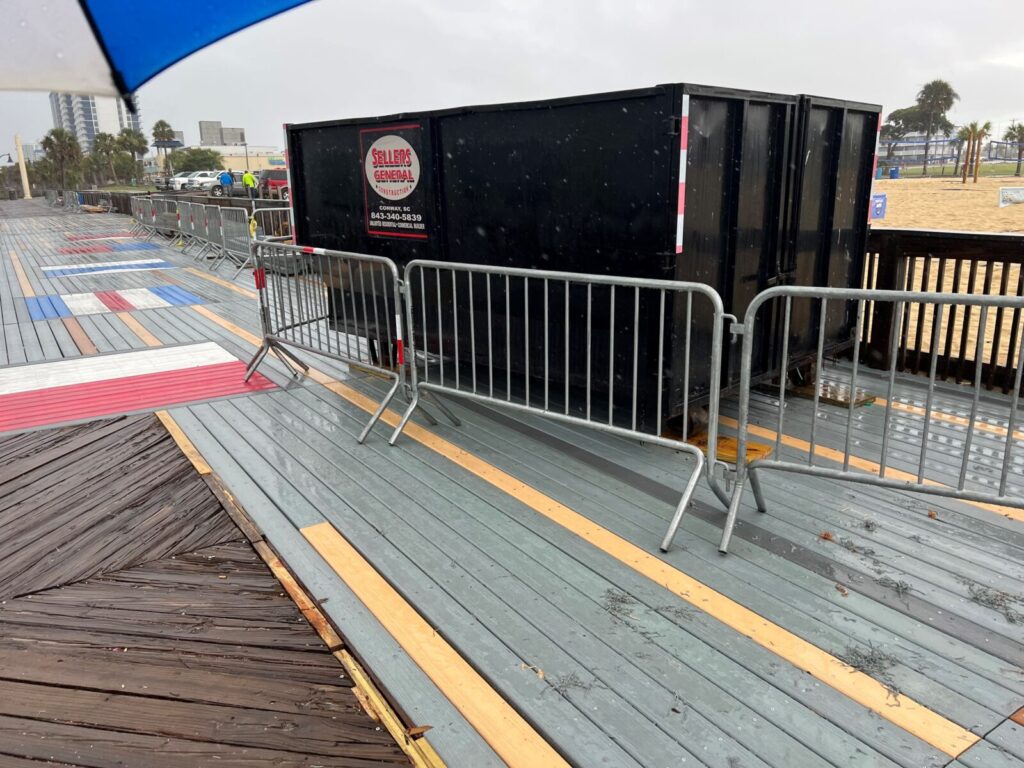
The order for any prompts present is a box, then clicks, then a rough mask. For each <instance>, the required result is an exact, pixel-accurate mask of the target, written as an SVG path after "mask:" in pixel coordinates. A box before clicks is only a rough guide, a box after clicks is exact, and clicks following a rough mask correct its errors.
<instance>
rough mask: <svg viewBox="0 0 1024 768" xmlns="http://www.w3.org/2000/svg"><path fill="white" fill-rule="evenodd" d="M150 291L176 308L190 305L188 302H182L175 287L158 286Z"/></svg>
mask: <svg viewBox="0 0 1024 768" xmlns="http://www.w3.org/2000/svg"><path fill="white" fill-rule="evenodd" d="M149 290H150V291H152V292H153V293H155V294H156V295H157V296H159V297H160V298H161V299H163V300H164V301H166V302H167V303H168V304H173V305H174V306H176V307H180V306H182V305H183V304H187V303H188V302H184V301H182V300H181V296H179V295H178V294H176V293H175V292H174V290H173V286H170V285H159V286H156V287H154V288H150V289H149Z"/></svg>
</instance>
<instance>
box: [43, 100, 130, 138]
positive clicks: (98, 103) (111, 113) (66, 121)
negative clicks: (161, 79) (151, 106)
mask: <svg viewBox="0 0 1024 768" xmlns="http://www.w3.org/2000/svg"><path fill="white" fill-rule="evenodd" d="M135 106H136V110H137V109H138V101H136V102H135ZM50 112H51V113H52V114H53V127H54V128H63V129H64V130H65V131H69V132H71V133H73V134H74V135H75V136H76V137H77V138H78V143H79V144H80V145H81V147H82V150H83V151H84V152H90V151H91V150H92V142H93V140H94V139H95V138H96V134H97V133H109V134H112V135H114V136H116V135H117V134H118V133H120V132H121V130H122V129H123V128H132V129H134V130H136V131H139V132H140V133H141V132H142V121H141V119H140V117H139V112H138V111H136V112H135V114H132V113H131V112H130V111H129V110H128V105H127V104H125V103H124V101H123V100H122V99H115V98H112V97H109V96H82V95H79V94H77V93H51V94H50Z"/></svg>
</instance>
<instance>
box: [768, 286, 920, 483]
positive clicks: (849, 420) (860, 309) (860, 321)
mask: <svg viewBox="0 0 1024 768" xmlns="http://www.w3.org/2000/svg"><path fill="white" fill-rule="evenodd" d="M863 330H864V300H863V299H862V300H860V301H858V302H857V332H856V334H855V335H854V337H853V365H852V366H851V368H850V402H849V404H848V405H847V408H846V444H845V445H844V446H843V470H844V471H845V470H848V469H849V468H850V443H851V442H852V440H853V409H854V408H856V407H857V366H858V365H859V364H860V336H861V332H862V331H863ZM932 359H933V362H934V360H935V356H934V355H933V356H932ZM819 375H820V373H819ZM779 410H780V412H781V410H782V409H781V408H780V409H779ZM780 432H781V429H780Z"/></svg>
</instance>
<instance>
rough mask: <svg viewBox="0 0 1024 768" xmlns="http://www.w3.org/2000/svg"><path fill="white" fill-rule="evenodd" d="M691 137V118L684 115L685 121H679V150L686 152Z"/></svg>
mask: <svg viewBox="0 0 1024 768" xmlns="http://www.w3.org/2000/svg"><path fill="white" fill-rule="evenodd" d="M689 135H690V116H689V115H683V119H682V120H680V121H679V149H681V150H682V151H684V152H685V151H686V145H687V144H688V143H689V138H688V137H689Z"/></svg>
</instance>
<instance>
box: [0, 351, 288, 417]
mask: <svg viewBox="0 0 1024 768" xmlns="http://www.w3.org/2000/svg"><path fill="white" fill-rule="evenodd" d="M244 377H245V363H243V362H241V361H240V360H236V361H234V362H230V363H219V364H217V365H203V366H199V367H197V368H184V369H182V370H177V371H165V372H161V373H147V374H143V375H141V376H126V377H124V378H120V379H107V380H106V381H92V382H89V383H87V384H69V385H66V386H62V387H48V388H46V389H36V390H33V391H30V392H16V393H14V394H11V395H0V432H4V431H10V430H14V429H29V428H31V427H40V426H44V425H47V424H57V423H59V422H62V421H74V420H78V419H89V418H96V417H98V416H109V415H111V414H115V413H124V412H126V411H136V410H142V409H146V408H162V407H164V406H168V405H175V404H177V403H187V402H192V401H195V400H207V399H210V398H213V397H224V396H226V395H238V394H244V393H247V392H261V391H263V390H267V389H273V388H274V387H275V386H276V385H275V384H274V383H273V382H272V381H270V380H269V379H267V378H266V377H265V376H262V375H261V374H259V373H256V374H253V376H252V378H251V379H249V381H248V383H246V382H245V381H243V378H244Z"/></svg>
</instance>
